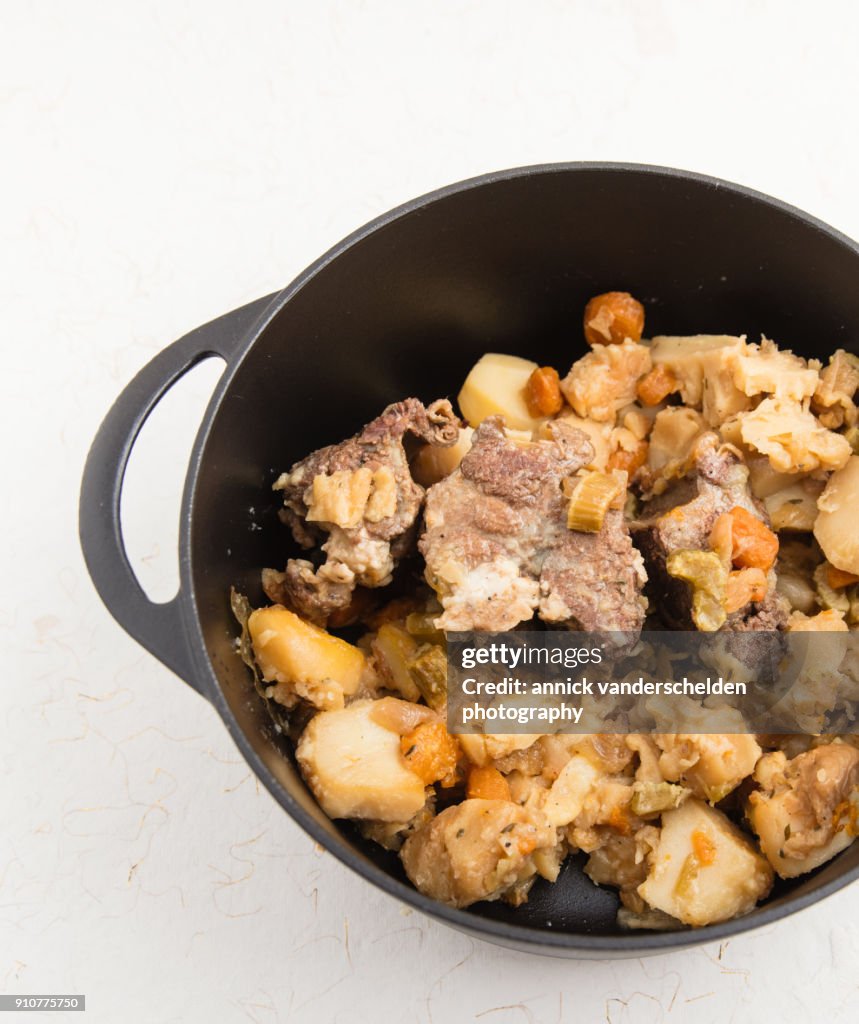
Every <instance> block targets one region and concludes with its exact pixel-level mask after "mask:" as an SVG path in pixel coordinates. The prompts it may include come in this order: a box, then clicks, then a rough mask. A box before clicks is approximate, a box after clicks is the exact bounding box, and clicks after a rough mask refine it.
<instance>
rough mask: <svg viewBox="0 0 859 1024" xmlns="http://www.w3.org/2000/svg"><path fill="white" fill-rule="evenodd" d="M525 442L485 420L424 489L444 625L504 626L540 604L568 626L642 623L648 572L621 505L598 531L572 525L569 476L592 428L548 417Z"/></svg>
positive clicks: (430, 562)
mask: <svg viewBox="0 0 859 1024" xmlns="http://www.w3.org/2000/svg"><path fill="white" fill-rule="evenodd" d="M548 432H549V434H550V436H551V440H548V441H536V442H525V443H522V442H518V441H514V440H511V439H509V438H508V437H507V436H505V433H504V428H503V424H502V422H501V420H500V419H499V418H498V417H492V418H490V419H487V420H484V421H483V423H482V424H481V425H480V427H479V428H478V429H477V430H476V431H475V433H474V437H473V439H472V447H471V449H470V450H469V452H468V453H467V454H466V455H465V457H464V458H463V460H462V463H461V464H460V466H459V468H458V469H456V470H455V471H454V472H453V473H451V475H450V476H448V477H447V478H445V479H444V480H442V481H440V482H439V483H437V484H436V485H435V486H434V487H431V488H430V490H429V492H428V494H427V501H426V512H425V532H424V534H423V536H422V537H421V540H420V542H419V546H420V550H421V552H422V554H423V555H424V557H425V559H426V563H427V571H426V575H427V580H428V582H429V583H430V585H431V586H432V587H433V588H434V589H435V590H436V592H437V593H438V595H439V599H440V601H441V604H442V607H443V609H444V612H443V614H442V615H441V617H440V618H439V619H438V620H437V625H438V627H439V628H440V629H445V630H470V629H476V630H492V631H495V630H505V629H512V628H513V627H514V626H516V625H517V624H518V623H520V622H523V621H526V620H528V619H530V618H531V617H532V616H533V614H534V612H535V611H537V612H538V613H539V615H540V617H541V618H542V619H543V620H544V621H546V622H552V623H560V624H563V625H566V626H569V627H570V628H578V629H585V630H591V629H604V630H624V631H633V632H635V631H637V630H639V629H640V627H641V623H642V621H643V618H644V606H643V601H642V598H641V590H642V587H643V585H644V582H645V579H646V576H645V573H644V567H643V564H642V560H641V557H640V555H639V554H638V552H637V551H636V550H635V548H634V547H633V546H632V542H631V541H630V538H629V534H628V532H627V529H626V525H625V522H624V518H623V513H622V512H620V511H617V510H610V511H609V512H608V513H607V515H606V516H605V520H604V523H603V526H602V528H601V529H600V530H599V532H597V533H580V532H577V531H574V530H570V529H569V528H568V527H567V499H566V497H565V495H564V493H563V490H562V483H563V481H564V480H565V479H567V478H570V477H571V476H572V475H573V474H574V473H576V472H577V471H578V470H579V469H581V468H582V467H584V466H587V465H589V464H590V462H591V460H592V459H593V448H592V446H591V443H590V441H589V440H588V439H587V437H586V436H585V434H583V433H582V432H581V431H580V430H576V429H575V428H574V427H571V426H570V425H569V424H567V423H564V422H561V421H559V422H555V423H550V424H549V426H548Z"/></svg>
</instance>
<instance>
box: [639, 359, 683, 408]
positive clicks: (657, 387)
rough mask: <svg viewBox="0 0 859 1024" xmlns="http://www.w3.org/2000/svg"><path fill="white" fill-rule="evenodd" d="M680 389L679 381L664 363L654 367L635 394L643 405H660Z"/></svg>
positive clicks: (640, 383)
mask: <svg viewBox="0 0 859 1024" xmlns="http://www.w3.org/2000/svg"><path fill="white" fill-rule="evenodd" d="M678 387H679V381H678V380H677V378H676V377H675V376H674V374H673V373H672V372H671V370H669V369H668V367H667V366H666V365H665V364H664V363H660V364H659V365H658V366H654V367H653V369H652V370H651V371H650V373H646V374H645V375H644V376H643V377H642V378H641V380H640V381H639V382H638V386H637V387H636V389H635V393H636V394H637V395H638V397H639V400H640V401H641V404H642V405H659V403H660V402H664V401H665V399H666V398H667V397H668V396H669V395H670V394H673V393H674V392H675V391H676V390H677V388H678Z"/></svg>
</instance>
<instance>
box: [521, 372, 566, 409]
mask: <svg viewBox="0 0 859 1024" xmlns="http://www.w3.org/2000/svg"><path fill="white" fill-rule="evenodd" d="M560 380H561V379H560V377H559V376H558V371H557V370H556V369H555V368H554V367H553V366H540V367H538V368H537V369H536V370H534V371H533V372H532V374H531V376H530V377H529V378H528V383H527V384H526V385H525V404H526V405H527V406H528V412H529V413H530V414H531V415H532V416H533V417H534V418H535V419H538V418H539V417H541V416H555V415H557V414H558V413H559V412H560V411H561V409H562V408H563V406H564V396H563V395H562V394H561V384H560Z"/></svg>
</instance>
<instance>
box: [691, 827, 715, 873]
mask: <svg viewBox="0 0 859 1024" xmlns="http://www.w3.org/2000/svg"><path fill="white" fill-rule="evenodd" d="M691 840H692V852H693V853H694V854H695V859H696V860H697V861H698V863H699V864H700V865H701V867H705V868H706V867H709V865H710V864H712V863H713V861H714V860H715V859H716V844H715V843H714V842H713V840H712V839H711V838H710V837H709V836H708V835H707V833H706V832H702V831H701V830H700V829H697V828H696V829H695V831H694V832H693V833H692V836H691Z"/></svg>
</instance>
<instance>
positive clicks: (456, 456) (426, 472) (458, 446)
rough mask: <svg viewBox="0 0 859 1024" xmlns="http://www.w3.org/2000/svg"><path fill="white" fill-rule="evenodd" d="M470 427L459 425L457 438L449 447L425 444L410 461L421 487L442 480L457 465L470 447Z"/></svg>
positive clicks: (472, 430)
mask: <svg viewBox="0 0 859 1024" xmlns="http://www.w3.org/2000/svg"><path fill="white" fill-rule="evenodd" d="M473 433H474V429H473V428H472V427H461V428H460V431H459V438H458V439H457V441H456V443H455V444H452V445H451V446H450V447H449V448H441V447H439V446H438V445H434V444H425V445H424V446H423V448H421V449H420V451H419V452H418V453H417V455H415V457H414V458H413V459H412V462H411V471H412V476H413V477H414V479H415V480H416V481H417V482H418V483H419V484H420V485H421V486H422V487H432V485H433V484H437V483H438V482H439V480H443V479H444V478H445V477H446V476H450V474H451V473H452V472H453V471H454V470H455V469H456V468H457V467H458V466H459V464H460V462H462V458H463V456H464V455H465V454H466V452H467V451H468V450H469V448H471V435H472V434H473Z"/></svg>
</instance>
